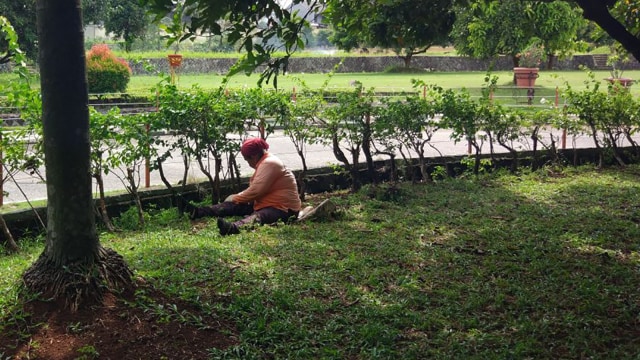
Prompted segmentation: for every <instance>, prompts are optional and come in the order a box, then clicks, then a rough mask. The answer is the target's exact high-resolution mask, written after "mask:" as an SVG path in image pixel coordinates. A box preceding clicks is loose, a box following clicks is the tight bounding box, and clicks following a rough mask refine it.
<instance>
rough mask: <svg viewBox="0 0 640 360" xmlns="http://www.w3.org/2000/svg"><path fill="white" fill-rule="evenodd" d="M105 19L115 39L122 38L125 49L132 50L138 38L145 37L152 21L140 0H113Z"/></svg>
mask: <svg viewBox="0 0 640 360" xmlns="http://www.w3.org/2000/svg"><path fill="white" fill-rule="evenodd" d="M110 4H111V6H109V7H108V9H107V12H106V14H107V16H106V18H105V19H104V28H105V30H106V31H107V33H109V34H111V35H112V37H113V38H114V39H116V40H117V39H122V40H123V43H124V50H125V51H126V52H129V51H131V46H132V45H133V42H134V41H135V40H136V39H142V38H144V36H145V34H146V31H147V26H148V24H149V23H150V22H151V21H150V19H149V18H148V17H147V15H146V12H147V10H146V9H145V8H144V7H143V6H141V5H140V3H139V1H138V0H117V1H116V0H111V1H110Z"/></svg>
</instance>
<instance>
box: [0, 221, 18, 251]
mask: <svg viewBox="0 0 640 360" xmlns="http://www.w3.org/2000/svg"><path fill="white" fill-rule="evenodd" d="M0 228H1V229H2V233H3V234H4V239H5V242H6V245H5V247H6V248H7V251H8V252H10V253H14V252H17V251H18V250H20V248H19V247H18V244H16V241H15V240H14V239H13V235H12V234H11V230H9V226H7V223H6V222H5V221H4V217H3V216H2V215H0Z"/></svg>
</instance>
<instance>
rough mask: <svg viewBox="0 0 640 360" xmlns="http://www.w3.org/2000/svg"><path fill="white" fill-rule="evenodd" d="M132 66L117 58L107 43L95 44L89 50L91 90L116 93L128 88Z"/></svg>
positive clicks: (88, 67) (88, 64) (95, 92)
mask: <svg viewBox="0 0 640 360" xmlns="http://www.w3.org/2000/svg"><path fill="white" fill-rule="evenodd" d="M130 78H131V68H130V67H129V64H128V63H127V62H126V61H125V60H124V59H120V58H117V57H116V56H115V55H114V54H113V53H112V52H111V50H110V49H109V47H108V46H107V45H105V44H98V45H94V46H93V47H92V48H91V50H89V51H88V52H87V81H88V83H89V92H90V93H93V94H97V93H116V92H124V91H126V90H127V84H129V79H130Z"/></svg>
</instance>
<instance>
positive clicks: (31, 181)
mask: <svg viewBox="0 0 640 360" xmlns="http://www.w3.org/2000/svg"><path fill="white" fill-rule="evenodd" d="M450 134H451V132H450V131H447V130H438V131H437V132H436V134H435V135H434V138H433V140H432V142H431V143H432V145H433V146H434V147H435V148H436V149H437V151H436V150H435V149H433V148H427V150H426V155H427V156H428V157H438V156H440V155H443V156H452V155H463V154H466V153H467V144H466V143H458V144H455V143H454V142H453V141H452V140H450V138H449V137H450ZM250 135H252V136H257V133H250ZM554 135H556V136H559V135H560V132H559V131H557V130H556V131H554ZM267 141H268V143H269V145H270V151H271V152H272V153H274V154H275V155H277V156H278V157H280V158H281V159H282V160H283V161H284V162H285V164H286V165H287V166H288V167H289V168H291V169H294V170H298V169H302V161H301V160H300V157H299V156H298V154H297V152H296V150H295V147H294V146H293V143H292V142H291V140H290V139H289V138H288V137H286V136H285V135H284V134H283V133H282V131H276V132H275V133H274V134H271V135H270V136H269V138H268V139H267ZM622 145H623V146H624V145H629V144H622ZM574 147H575V148H589V147H593V141H592V140H591V139H590V138H589V137H587V136H580V137H578V138H575V139H568V140H567V148H574ZM529 149H530V145H529V144H520V150H522V151H526V150H529ZM438 151H439V152H438ZM495 151H497V152H506V151H505V150H503V149H502V148H501V147H500V146H496V147H495ZM482 152H483V153H489V146H488V145H487V144H485V145H484V146H483V149H482ZM398 157H399V156H398ZM362 161H364V158H362ZM337 163H338V161H337V160H336V159H335V157H334V156H333V152H332V151H331V148H330V147H326V146H323V145H318V144H316V145H309V146H308V148H307V166H308V167H309V168H319V167H326V166H327V165H330V164H337ZM240 165H241V173H242V175H243V176H246V175H250V174H251V173H252V172H253V170H252V169H251V168H249V166H248V165H247V164H246V163H244V162H242V161H241V164H240ZM41 170H42V173H43V174H44V169H41ZM164 170H165V175H166V177H167V179H168V180H169V181H170V182H171V183H178V181H181V180H182V177H183V172H184V165H183V163H182V159H181V157H180V156H179V155H177V156H175V157H174V158H173V159H169V160H168V161H167V162H166V163H165V166H164ZM141 176H142V178H141V179H140V183H141V186H140V187H141V188H142V187H144V184H145V181H144V175H141ZM204 178H205V177H204V175H203V174H202V173H201V172H200V170H199V169H198V168H197V164H195V163H194V164H193V165H192V166H191V167H190V169H189V173H188V181H189V182H197V181H202V180H204ZM14 180H15V181H14ZM150 184H151V186H164V185H163V184H162V181H161V180H160V176H159V174H158V172H157V171H156V172H151V175H150ZM94 188H95V186H94ZM124 188H125V187H124V184H123V182H122V181H120V180H119V179H118V177H117V176H114V175H113V174H112V175H108V176H107V177H106V178H105V190H106V191H114V190H124ZM94 190H95V191H96V192H97V188H95V189H94ZM4 191H5V192H6V193H8V194H7V195H6V196H5V197H4V204H9V203H13V202H23V201H26V199H27V198H28V200H29V201H34V200H40V199H46V196H47V190H46V185H45V184H44V183H42V182H41V181H40V180H39V179H37V178H35V177H32V176H30V175H29V174H26V173H19V174H16V175H15V176H14V178H13V179H11V178H10V179H9V180H8V182H7V183H5V184H4Z"/></svg>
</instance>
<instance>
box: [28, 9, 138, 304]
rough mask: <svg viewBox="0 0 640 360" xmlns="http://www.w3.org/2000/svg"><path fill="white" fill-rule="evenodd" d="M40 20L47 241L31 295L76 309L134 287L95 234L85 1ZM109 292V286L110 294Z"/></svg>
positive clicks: (44, 12) (40, 12)
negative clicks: (40, 295) (82, 5)
mask: <svg viewBox="0 0 640 360" xmlns="http://www.w3.org/2000/svg"><path fill="white" fill-rule="evenodd" d="M36 8H37V11H36V18H37V29H38V42H39V43H40V54H39V65H40V86H41V92H42V119H43V139H44V153H45V168H46V173H47V235H46V242H45V248H44V251H43V252H42V254H41V255H40V257H39V259H38V260H37V261H36V262H35V263H34V264H33V265H32V266H31V267H30V268H29V269H28V270H27V271H26V272H25V273H24V275H23V279H24V283H25V286H26V288H27V289H29V290H31V291H33V292H40V293H41V294H42V296H44V297H51V298H53V299H56V300H64V301H65V303H66V304H67V306H69V307H70V308H71V309H77V307H79V306H82V304H84V303H85V302H91V301H95V300H100V299H102V295H103V292H104V291H105V289H106V290H109V289H112V288H114V287H125V286H128V285H130V284H131V283H132V280H131V272H130V271H129V269H128V267H127V265H126V264H125V262H124V260H123V259H122V258H121V257H120V256H119V255H117V254H116V253H115V252H113V251H110V250H106V249H103V248H101V246H100V242H99V240H98V235H97V232H96V226H95V216H94V213H93V199H92V193H91V171H90V169H91V167H90V150H89V146H90V144H89V107H88V104H89V97H88V93H87V79H86V70H85V69H86V65H85V56H84V53H85V52H84V38H83V24H82V11H81V4H80V0H59V1H49V0H37V1H36ZM105 285H106V286H105Z"/></svg>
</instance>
